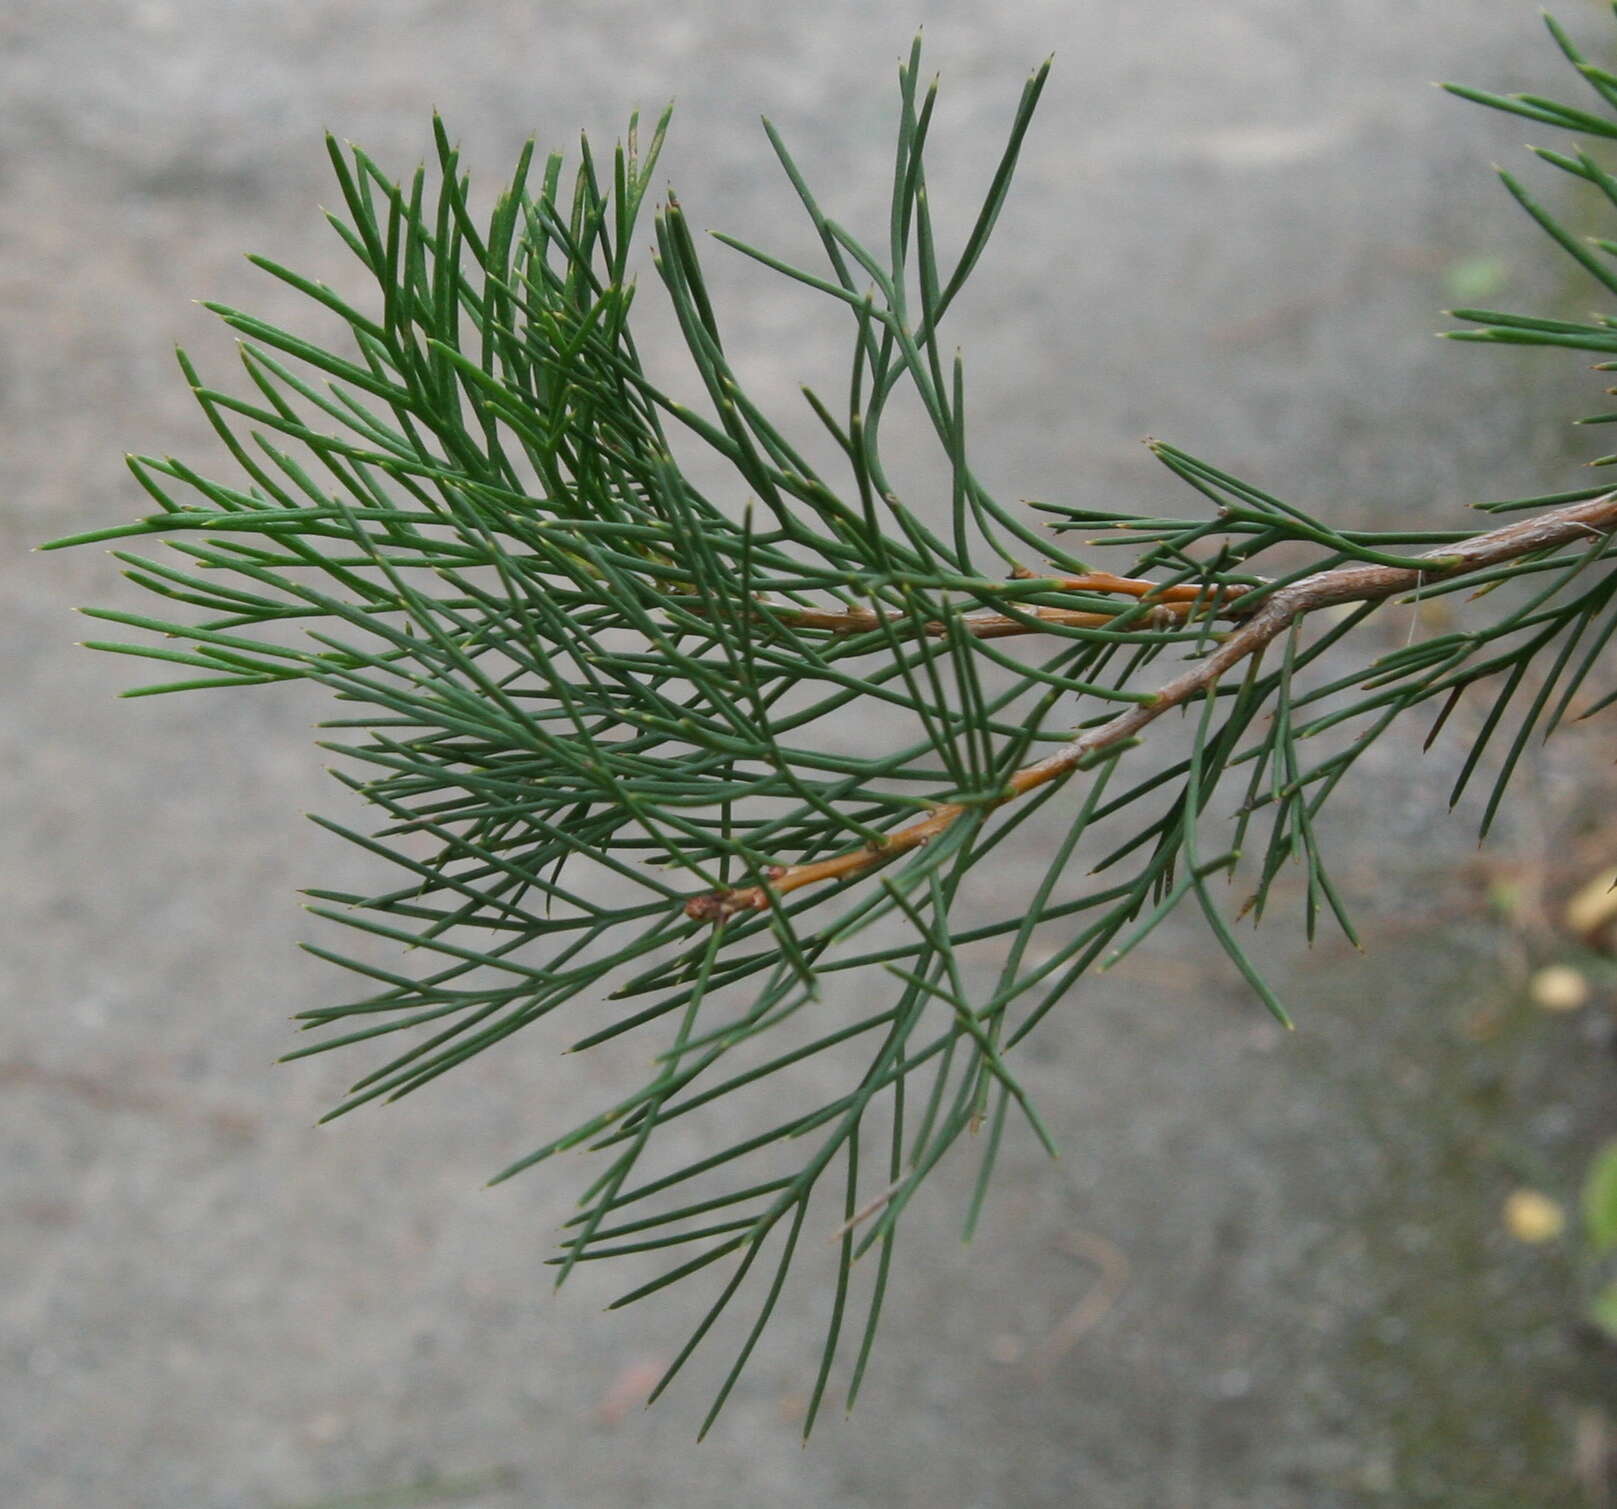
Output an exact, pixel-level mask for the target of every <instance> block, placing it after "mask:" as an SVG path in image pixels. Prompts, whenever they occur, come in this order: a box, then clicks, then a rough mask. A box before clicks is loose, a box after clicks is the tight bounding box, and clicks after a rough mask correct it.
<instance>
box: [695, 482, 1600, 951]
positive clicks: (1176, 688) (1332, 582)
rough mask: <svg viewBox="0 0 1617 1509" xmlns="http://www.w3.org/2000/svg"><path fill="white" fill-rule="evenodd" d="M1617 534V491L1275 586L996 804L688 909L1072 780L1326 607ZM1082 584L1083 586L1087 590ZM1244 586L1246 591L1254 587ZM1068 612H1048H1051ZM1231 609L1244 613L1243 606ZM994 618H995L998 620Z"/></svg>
mask: <svg viewBox="0 0 1617 1509" xmlns="http://www.w3.org/2000/svg"><path fill="white" fill-rule="evenodd" d="M1614 531H1617V492H1613V493H1608V494H1606V495H1605V496H1604V497H1600V498H1595V499H1593V500H1592V501H1589V502H1585V503H1576V504H1572V505H1570V506H1568V507H1564V508H1558V509H1554V510H1551V511H1549V512H1546V513H1542V514H1538V515H1536V516H1534V517H1533V518H1530V519H1523V520H1520V521H1518V522H1517V523H1514V524H1507V525H1505V526H1504V527H1503V528H1502V529H1495V530H1491V531H1489V532H1488V533H1486V534H1480V535H1476V536H1474V537H1473V538H1472V539H1469V540H1466V541H1464V542H1462V543H1459V544H1453V545H1446V546H1444V547H1443V548H1442V549H1440V550H1433V551H1428V552H1427V553H1426V554H1425V555H1423V556H1419V557H1416V559H1419V560H1422V561H1426V562H1429V563H1430V564H1428V565H1426V566H1423V567H1421V568H1419V569H1415V568H1408V567H1402V566H1383V565H1373V566H1362V565H1361V566H1339V567H1335V568H1333V569H1331V570H1327V571H1319V572H1316V573H1315V574H1314V575H1312V576H1306V577H1303V578H1302V579H1301V580H1299V581H1295V582H1292V583H1291V584H1290V585H1288V586H1284V587H1278V588H1276V589H1275V590H1274V591H1272V592H1270V593H1269V594H1268V595H1266V596H1264V597H1261V598H1260V599H1259V600H1258V602H1257V603H1256V605H1255V606H1254V607H1252V608H1251V610H1250V611H1249V612H1246V613H1245V614H1241V615H1240V616H1241V621H1240V623H1239V624H1238V626H1237V627H1235V628H1234V629H1232V630H1230V631H1229V632H1228V633H1226V634H1223V635H1221V636H1219V639H1218V644H1217V648H1216V649H1214V650H1213V651H1212V652H1211V653H1210V654H1209V655H1207V656H1206V657H1205V658H1204V659H1202V660H1199V661H1197V662H1196V664H1195V665H1194V666H1192V667H1191V668H1190V669H1189V670H1187V671H1185V672H1183V673H1182V674H1181V675H1179V676H1176V677H1175V678H1174V679H1173V680H1172V681H1169V682H1168V683H1167V684H1166V685H1164V686H1162V687H1160V688H1158V690H1157V692H1156V693H1155V694H1154V695H1153V696H1152V698H1151V699H1150V701H1148V702H1141V703H1137V704H1135V705H1134V706H1133V707H1131V708H1129V710H1128V711H1126V712H1122V713H1119V714H1118V715H1117V716H1116V717H1115V718H1112V719H1111V720H1110V721H1108V722H1106V723H1103V724H1101V725H1100V726H1098V727H1096V728H1091V729H1088V730H1086V731H1085V732H1083V733H1081V734H1078V735H1077V736H1076V737H1074V738H1073V739H1072V740H1070V741H1069V742H1068V743H1066V744H1064V745H1063V746H1062V747H1061V748H1060V749H1058V750H1057V751H1056V752H1055V753H1054V754H1051V755H1047V756H1046V757H1045V758H1044V759H1042V760H1038V761H1035V762H1034V763H1033V764H1031V765H1026V766H1024V767H1023V768H1022V769H1020V770H1018V771H1016V772H1015V774H1013V775H1012V776H1011V777H1010V779H1009V780H1008V781H1007V782H1006V783H1005V788H1004V790H1003V792H1002V793H1001V794H1000V795H999V796H997V797H995V798H994V799H993V800H992V801H990V802H986V803H985V802H973V803H969V804H968V803H962V802H947V803H943V804H940V805H939V806H938V807H937V808H936V809H934V810H933V811H932V812H930V813H928V814H927V816H926V817H924V818H920V819H918V820H917V821H915V822H913V823H910V824H908V825H907V826H906V827H903V828H900V829H898V830H897V831H896V832H894V833H892V834H890V835H888V836H887V837H886V838H885V839H884V840H882V841H881V842H880V843H870V844H864V845H862V846H860V847H859V848H857V849H849V850H847V851H845V852H844V853H842V854H837V855H833V856H832V857H831V858H829V859H821V860H816V861H814V862H812V863H810V864H800V865H777V866H774V867H772V868H771V869H769V870H768V871H766V872H765V873H766V875H767V877H768V883H767V884H766V885H755V886H739V887H729V888H725V889H720V890H713V891H704V892H703V893H701V894H700V895H697V896H692V897H691V898H690V899H689V900H688V901H687V902H686V903H685V912H686V915H687V916H690V917H693V918H696V919H697V920H699V921H704V922H722V921H723V920H724V919H725V918H727V917H733V916H735V915H737V914H738V913H741V912H747V911H763V910H764V909H766V908H767V907H768V906H769V905H770V904H771V903H772V901H773V900H774V899H776V898H778V897H781V896H784V895H786V894H787V893H788V892H790V891H796V890H800V889H801V888H802V887H804V886H809V885H817V884H819V883H820V882H822V881H846V880H853V879H857V878H858V877H860V876H862V875H864V874H867V873H868V872H870V871H872V870H875V869H878V868H880V867H881V866H883V865H885V864H888V863H889V862H890V861H892V860H894V859H896V858H897V857H898V856H900V855H902V854H906V853H908V852H909V851H910V850H912V849H918V848H920V847H921V846H922V845H923V844H926V843H928V842H929V841H930V840H932V839H934V838H937V837H938V836H939V835H940V834H942V833H944V832H945V831H947V830H948V829H949V828H950V827H951V826H952V825H953V824H955V823H956V822H958V821H959V820H960V819H961V818H963V817H965V816H966V815H967V814H968V813H973V812H975V813H981V812H983V811H984V810H986V809H988V808H991V807H995V806H1003V805H1004V804H1005V803H1007V802H1012V801H1015V800H1016V799H1017V798H1018V797H1021V796H1025V795H1026V794H1027V793H1028V792H1030V791H1034V790H1037V789H1038V788H1039V787H1040V786H1044V785H1047V784H1049V782H1051V781H1056V780H1060V779H1061V778H1062V777H1064V776H1067V775H1070V774H1072V772H1073V771H1075V770H1078V769H1080V768H1082V767H1083V766H1084V765H1086V764H1088V763H1089V762H1091V761H1093V760H1095V759H1097V758H1098V757H1100V756H1101V755H1103V754H1105V753H1106V751H1108V750H1111V749H1115V748H1116V747H1117V746H1119V745H1123V744H1127V743H1128V742H1129V741H1130V740H1132V739H1134V738H1135V737H1136V736H1137V735H1138V734H1139V733H1140V731H1141V730H1142V729H1144V728H1145V727H1147V726H1148V725H1149V724H1151V723H1152V722H1154V721H1155V720H1156V719H1157V718H1160V717H1161V716H1162V714H1163V713H1165V712H1168V711H1170V710H1171V709H1173V708H1175V707H1180V706H1182V705H1184V704H1185V703H1187V702H1189V701H1191V700H1192V699H1193V698H1194V697H1196V696H1198V695H1199V694H1201V693H1203V692H1206V691H1209V690H1211V689H1212V688H1213V687H1214V686H1216V685H1217V683H1218V681H1219V679H1220V678H1221V677H1222V676H1223V675H1224V674H1225V673H1226V672H1227V671H1229V670H1230V669H1231V668H1232V667H1233V666H1236V665H1239V664H1240V663H1241V662H1242V661H1243V660H1246V659H1249V658H1250V657H1251V656H1253V655H1256V654H1258V653H1259V652H1260V651H1261V650H1263V649H1264V647H1265V646H1266V645H1268V644H1269V643H1271V642H1272V641H1273V640H1274V639H1276V638H1278V637H1279V635H1281V634H1282V633H1284V632H1285V631H1286V630H1287V629H1288V628H1290V627H1291V625H1292V624H1294V623H1296V622H1297V621H1298V620H1299V619H1301V618H1304V617H1306V616H1307V615H1308V614H1310V613H1314V612H1317V611H1318V610H1320V609H1321V608H1328V607H1332V606H1335V605H1337V604H1342V603H1362V602H1379V601H1382V600H1384V599H1386V598H1390V597H1397V596H1398V595H1400V594H1401V593H1405V592H1415V591H1418V590H1419V589H1420V588H1421V587H1422V586H1424V585H1427V584H1429V583H1432V582H1439V581H1448V580H1451V579H1452V578H1454V577H1458V576H1463V575H1465V574H1466V573H1467V572H1470V571H1478V570H1482V569H1484V568H1486V567H1490V566H1498V565H1501V564H1503V563H1505V562H1507V561H1514V560H1519V559H1521V558H1522V557H1524V556H1530V555H1534V554H1536V553H1538V552H1539V551H1543V550H1554V549H1558V548H1560V547H1562V546H1565V545H1572V544H1576V543H1577V542H1579V541H1580V540H1593V541H1595V542H1596V543H1599V542H1601V541H1603V540H1604V539H1605V537H1606V536H1607V535H1609V534H1611V533H1613V532H1614ZM1070 581H1071V583H1072V584H1073V590H1085V591H1099V592H1120V593H1126V594H1129V595H1133V596H1137V597H1141V598H1145V597H1147V596H1149V595H1150V594H1151V593H1153V592H1156V593H1160V596H1161V598H1162V606H1163V607H1166V608H1172V609H1174V610H1175V617H1176V618H1179V617H1181V616H1187V617H1188V616H1192V615H1193V613H1194V610H1195V609H1196V606H1197V603H1198V601H1199V602H1200V603H1201V604H1203V605H1205V604H1206V603H1207V601H1208V596H1209V594H1208V593H1207V591H1206V590H1205V589H1203V588H1197V587H1194V586H1189V585H1181V586H1174V587H1161V586H1159V585H1158V584H1154V583H1150V582H1143V581H1140V580H1137V579H1135V578H1130V577H1112V576H1109V575H1107V574H1105V573H1097V574H1096V575H1095V576H1091V577H1081V578H1080V577H1075V578H1071V579H1070ZM1078 583H1082V584H1083V585H1082V587H1081V588H1079V587H1078V585H1077V584H1078ZM1103 583H1104V584H1103ZM1142 589H1143V590H1142ZM1242 590H1243V593H1245V592H1246V591H1247V589H1242ZM1062 611H1064V610H1060V609H1049V610H1045V612H1047V613H1054V612H1062ZM1219 611H1220V613H1229V612H1230V611H1231V609H1229V608H1224V607H1221V608H1220V609H1219ZM1234 611H1235V612H1236V613H1238V614H1239V613H1240V610H1239V608H1236V609H1235V610H1234ZM853 616H855V615H852V614H819V615H816V617H818V618H821V619H825V620H828V622H825V623H809V622H808V621H807V619H806V618H802V617H800V618H799V619H798V622H799V623H800V624H802V625H803V626H804V627H822V628H823V627H831V628H836V627H848V628H857V627H870V626H873V624H872V625H863V624H858V625H856V624H852V623H846V622H837V623H833V622H829V620H839V621H845V620H848V619H851V618H852V617H853ZM989 617H990V616H989V615H979V616H978V622H979V623H983V622H984V621H985V620H986V619H988V618H989ZM991 617H992V618H994V619H997V618H998V615H992V616H991ZM1090 617H1099V621H1100V622H1101V623H1106V622H1110V621H1111V620H1109V619H1106V618H1105V617H1104V616H1099V615H1090ZM872 618H874V615H872ZM1063 621H1064V622H1071V621H1072V619H1071V618H1070V617H1069V618H1067V619H1065V620H1063ZM966 622H967V623H968V624H969V623H970V622H971V619H970V618H968V619H967V620H966ZM1004 622H1013V621H1012V620H1004ZM1017 628H1018V631H1019V632H1020V631H1030V630H1028V626H1026V625H1022V624H1018V625H1017Z"/></svg>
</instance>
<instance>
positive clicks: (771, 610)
mask: <svg viewBox="0 0 1617 1509" xmlns="http://www.w3.org/2000/svg"><path fill="white" fill-rule="evenodd" d="M1022 575H1023V579H1029V578H1032V577H1033V575H1034V574H1033V573H1032V572H1026V573H1023V574H1022ZM1048 580H1049V585H1050V590H1051V591H1052V592H1091V593H1119V594H1122V595H1123V596H1126V597H1136V598H1141V599H1148V600H1149V601H1150V602H1151V604H1152V607H1151V610H1150V612H1149V613H1145V614H1140V615H1138V616H1137V617H1135V618H1133V619H1131V620H1130V623H1131V625H1132V626H1138V627H1140V628H1152V629H1154V628H1167V627H1169V626H1170V625H1172V624H1175V623H1183V622H1185V621H1187V620H1189V619H1192V618H1201V617H1208V616H1212V617H1221V616H1223V609H1222V608H1221V607H1220V608H1215V607H1214V604H1215V603H1217V602H1219V601H1220V600H1221V599H1233V598H1236V597H1240V596H1241V595H1242V594H1243V593H1244V592H1246V591H1247V589H1246V588H1245V587H1225V588H1222V589H1220V590H1219V591H1217V592H1208V591H1207V589H1206V588H1203V587H1197V586H1194V585H1192V584H1190V583H1185V582H1181V583H1177V584H1175V585H1173V586H1165V585H1164V584H1163V583H1161V582H1151V581H1145V580H1143V579H1141V578H1139V577H1132V576H1113V575H1112V574H1111V572H1109V571H1092V572H1089V573H1088V574H1087V575H1084V576H1063V577H1051V578H1049V579H1048ZM757 613H758V616H759V617H760V618H767V619H769V620H771V621H772V622H774V623H779V624H784V625H786V627H788V628H792V629H829V630H830V631H831V632H832V633H833V634H860V633H865V632H867V631H868V630H871V629H876V628H880V627H881V625H882V624H883V623H889V624H892V625H893V627H894V628H896V629H899V630H904V629H907V628H908V627H909V620H908V619H906V618H905V617H904V615H903V614H901V613H882V612H879V611H877V610H876V609H875V608H846V609H842V610H840V611H837V612H831V611H828V610H823V609H819V608H786V607H779V606H776V605H775V604H773V603H767V604H759V605H758V609H757ZM1030 618H1031V619H1037V620H1039V622H1038V623H1029V622H1027V620H1028V619H1030ZM1116 618H1117V615H1116V614H1115V613H1096V612H1094V611H1092V610H1090V609H1081V608H1048V607H1028V608H1026V609H1024V610H1023V613H1022V616H1021V617H1019V618H1010V617H1008V616H1006V615H1005V614H1002V613H967V614H965V615H964V616H963V617H962V618H960V620H959V623H960V625H961V627H962V628H963V629H964V630H965V631H966V633H968V634H970V635H971V636H972V637H973V638H974V639H1009V638H1011V637H1012V636H1014V635H1017V634H1037V633H1040V632H1041V625H1043V624H1049V625H1051V626H1052V627H1055V628H1070V627H1076V628H1081V629H1103V628H1105V627H1106V626H1107V625H1108V624H1110V623H1113V622H1114V621H1115V620H1116ZM922 632H923V633H925V634H928V635H930V636H932V637H933V638H935V639H941V638H942V637H943V636H944V635H945V634H947V633H948V632H949V630H948V625H946V624H944V623H942V622H940V621H938V620H936V619H933V620H931V621H929V622H928V623H926V624H924V625H923V626H922Z"/></svg>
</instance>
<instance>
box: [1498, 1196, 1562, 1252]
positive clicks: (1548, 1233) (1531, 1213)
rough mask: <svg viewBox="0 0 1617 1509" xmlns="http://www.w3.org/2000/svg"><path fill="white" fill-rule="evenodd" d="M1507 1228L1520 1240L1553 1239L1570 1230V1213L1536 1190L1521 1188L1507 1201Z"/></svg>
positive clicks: (1533, 1241) (1538, 1240)
mask: <svg viewBox="0 0 1617 1509" xmlns="http://www.w3.org/2000/svg"><path fill="white" fill-rule="evenodd" d="M1505 1229H1506V1230H1507V1231H1508V1232H1509V1233H1510V1234H1511V1235H1512V1236H1513V1237H1515V1238H1516V1240H1517V1241H1518V1242H1532V1243H1534V1244H1535V1245H1536V1244H1537V1243H1540V1242H1553V1241H1554V1240H1555V1239H1556V1238H1557V1237H1558V1236H1560V1235H1561V1233H1562V1232H1563V1231H1565V1230H1566V1212H1565V1211H1564V1210H1562V1209H1561V1205H1560V1202H1559V1201H1557V1200H1552V1199H1551V1198H1550V1197H1549V1196H1548V1195H1544V1194H1540V1193H1539V1192H1538V1191H1537V1190H1536V1189H1518V1190H1517V1191H1516V1192H1515V1193H1514V1194H1513V1195H1511V1197H1510V1198H1509V1199H1508V1200H1506V1201H1505Z"/></svg>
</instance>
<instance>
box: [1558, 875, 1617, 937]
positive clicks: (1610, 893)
mask: <svg viewBox="0 0 1617 1509" xmlns="http://www.w3.org/2000/svg"><path fill="white" fill-rule="evenodd" d="M1614 887H1617V870H1606V871H1605V872H1604V873H1602V874H1600V875H1596V876H1595V878H1594V879H1593V880H1591V881H1590V882H1589V883H1588V884H1587V885H1585V886H1582V887H1580V889H1579V890H1578V893H1577V895H1576V896H1574V897H1573V898H1572V899H1571V900H1570V901H1569V902H1567V904H1566V925H1567V928H1568V930H1569V931H1571V932H1574V933H1576V934H1577V935H1578V936H1579V937H1580V938H1587V937H1588V936H1589V934H1591V933H1598V932H1599V931H1600V930H1601V929H1602V928H1603V927H1606V926H1607V925H1608V924H1610V923H1612V922H1617V889H1614Z"/></svg>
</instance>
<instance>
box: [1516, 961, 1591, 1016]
mask: <svg viewBox="0 0 1617 1509" xmlns="http://www.w3.org/2000/svg"><path fill="white" fill-rule="evenodd" d="M1527 994H1528V996H1529V997H1530V998H1531V999H1532V1002H1533V1004H1534V1005H1535V1006H1537V1007H1538V1008H1539V1009H1540V1010H1541V1011H1576V1010H1577V1009H1578V1007H1580V1006H1582V1005H1584V1004H1585V1002H1587V1001H1588V999H1589V982H1588V980H1587V979H1585V978H1584V974H1583V971H1582V970H1579V969H1574V968H1573V967H1572V966H1571V965H1570V964H1546V965H1545V966H1544V968H1543V969H1540V970H1535V971H1534V972H1533V978H1532V979H1530V980H1529V981H1528V982H1527Z"/></svg>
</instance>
